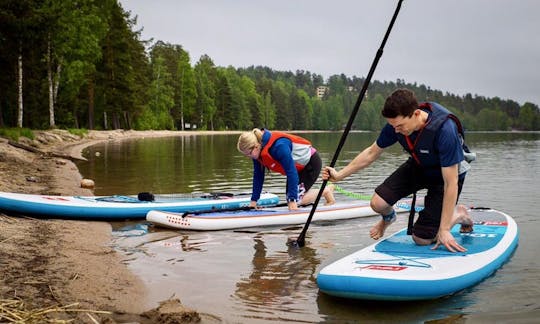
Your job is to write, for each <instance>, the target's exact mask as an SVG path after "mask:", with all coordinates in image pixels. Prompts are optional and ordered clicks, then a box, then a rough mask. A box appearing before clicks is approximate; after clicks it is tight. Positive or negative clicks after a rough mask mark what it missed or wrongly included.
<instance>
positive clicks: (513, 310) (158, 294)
mask: <svg viewBox="0 0 540 324" xmlns="http://www.w3.org/2000/svg"><path fill="white" fill-rule="evenodd" d="M303 136H305V137H306V138H309V139H310V140H312V142H313V143H314V144H315V146H316V147H317V148H318V150H319V152H320V153H321V156H322V158H323V161H324V163H326V164H328V163H329V161H330V160H331V158H332V156H333V154H334V150H335V148H336V146H337V143H338V142H339V138H340V136H341V134H340V133H306V134H303ZM375 137H376V134H375V133H351V134H349V138H348V139H347V143H346V145H345V146H344V148H343V150H342V152H341V154H340V159H339V161H338V164H337V166H338V167H341V166H343V165H345V164H346V163H348V162H349V161H350V160H351V159H352V158H354V156H355V155H356V154H357V153H358V151H359V150H361V149H363V148H364V147H366V146H367V145H369V144H371V143H372V142H373V141H374V139H375ZM236 139H237V135H204V136H202V135H198V136H188V137H174V138H161V139H151V138H149V139H138V140H131V141H123V142H109V143H105V144H100V145H96V146H93V147H90V148H88V149H87V150H86V151H85V153H84V154H85V156H86V157H87V158H88V159H89V161H88V162H84V163H80V164H79V165H78V167H79V169H80V171H81V173H82V174H83V176H84V177H87V178H91V179H94V180H95V181H96V184H97V187H96V190H95V193H96V195H108V194H136V193H138V192H141V191H152V192H154V193H172V192H179V193H189V192H212V191H229V192H243V191H250V189H251V161H250V160H249V159H247V158H245V157H243V156H241V155H240V154H239V153H237V151H236V149H235V146H236ZM467 141H468V144H469V146H470V147H471V148H472V149H473V151H475V152H477V154H478V160H477V161H476V162H474V164H473V169H472V170H471V171H470V172H469V175H468V176H467V179H466V182H465V187H464V189H463V192H462V195H461V199H460V202H462V203H464V204H466V205H471V206H484V207H492V208H496V209H499V210H502V211H504V212H506V213H508V214H510V215H512V216H513V217H514V218H515V220H516V221H517V223H518V226H519V228H520V242H519V246H518V249H517V251H516V252H515V254H514V255H513V256H512V258H511V259H510V262H509V263H507V264H505V265H504V266H503V267H502V268H501V269H500V270H499V271H497V273H496V274H495V275H494V276H491V277H490V278H488V279H486V280H485V281H484V282H482V283H480V284H479V285H476V286H474V287H472V288H469V289H467V290H465V291H462V292H460V293H458V294H456V295H453V296H450V297H447V298H442V299H437V300H433V301H423V302H399V303H386V302H385V303H382V302H368V301H354V300H353V301H350V300H345V299H339V298H334V297H330V296H326V295H324V294H322V293H320V292H319V291H318V288H317V285H316V282H315V279H316V274H317V272H318V271H319V269H321V268H322V267H323V266H325V265H327V264H329V263H331V262H333V261H335V260H337V259H338V258H341V257H343V256H345V255H347V254H350V253H352V252H353V251H356V250H358V249H360V248H362V247H365V246H367V245H369V244H372V243H373V241H372V240H371V239H370V238H369V235H368V231H369V228H370V227H371V226H372V225H373V224H374V223H375V222H376V221H377V220H378V218H375V217H367V218H359V219H355V220H347V221H336V222H327V223H318V224H317V223H313V224H311V225H310V227H309V231H308V236H307V238H306V246H305V247H304V248H301V249H294V248H288V247H287V246H286V242H287V239H288V238H289V237H292V238H296V237H297V236H298V234H299V232H300V231H301V229H302V226H292V227H266V228H251V229H247V230H237V231H217V232H189V231H171V230H167V229H160V228H152V227H150V228H149V230H148V231H145V229H146V228H147V224H145V222H138V223H134V222H117V223H113V228H114V230H115V231H114V232H113V235H114V240H113V245H114V246H115V247H116V248H117V250H119V251H120V252H121V253H123V254H124V255H125V260H126V261H125V262H126V263H127V264H128V266H129V267H130V269H132V270H133V271H134V272H135V273H136V274H138V275H140V277H141V278H142V280H143V281H144V282H145V283H146V285H147V287H148V290H149V296H148V307H149V308H150V307H155V306H156V305H157V303H158V302H159V301H162V300H165V299H168V298H170V297H171V296H176V297H178V298H180V299H181V301H182V303H183V304H185V305H186V306H188V307H192V308H194V309H196V310H197V311H199V312H202V313H209V314H213V315H215V316H218V317H220V318H221V319H222V320H223V321H225V322H228V323H247V322H249V323H268V322H276V321H279V322H301V323H314V322H317V323H325V322H327V323H350V322H402V323H418V322H425V321H429V320H436V319H444V318H450V319H458V318H460V317H461V318H463V319H464V320H465V321H466V322H469V323H475V322H493V321H498V322H520V323H533V322H537V321H538V318H540V280H539V279H540V272H539V268H540V267H539V266H540V262H539V261H538V256H537V252H535V251H537V249H538V248H539V247H540V235H538V233H539V232H540V221H539V220H538V211H537V210H536V207H537V205H538V201H539V200H540V184H539V181H540V176H539V174H540V134H539V133H469V134H468V135H467ZM97 152H99V154H96V153H97ZM405 158H406V157H405V156H404V154H403V153H402V152H401V151H400V150H399V149H398V148H397V147H396V148H395V149H393V150H392V151H390V152H387V153H385V154H383V159H382V160H380V161H378V162H377V163H376V164H375V165H373V166H371V167H369V168H368V169H366V170H364V171H363V172H361V173H359V174H355V175H354V176H352V177H350V178H349V179H347V180H346V181H343V182H341V183H340V186H341V187H343V188H344V189H346V190H348V191H351V192H355V193H359V194H368V195H369V194H371V193H372V191H373V189H374V188H375V187H376V186H377V185H378V184H379V183H380V182H381V181H382V180H383V179H384V178H385V177H386V176H387V175H388V174H389V173H390V172H392V171H393V169H394V168H396V167H397V166H398V165H399V164H400V163H401V162H402V161H403V160H404V159H405ZM284 187H285V179H284V177H282V176H277V175H270V176H268V177H267V181H266V184H265V190H267V191H270V192H273V193H276V194H279V195H280V196H281V198H282V199H283V197H284V195H283V192H284ZM336 198H337V199H339V200H350V199H351V198H348V197H346V196H343V195H340V194H336ZM406 218H407V217H406V216H405V215H403V216H401V217H398V222H397V223H396V224H394V225H393V227H392V228H391V229H390V231H389V232H393V230H398V229H400V228H402V227H405V226H406ZM130 229H133V230H130ZM141 229H142V231H141ZM139 234H141V235H139Z"/></svg>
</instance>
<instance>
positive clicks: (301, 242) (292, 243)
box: [287, 0, 403, 247]
mask: <svg viewBox="0 0 540 324" xmlns="http://www.w3.org/2000/svg"><path fill="white" fill-rule="evenodd" d="M402 2H403V0H399V2H398V4H397V7H396V10H395V12H394V15H393V16H392V20H391V21H390V25H389V26H388V30H387V31H386V34H385V35H384V38H383V41H382V43H381V46H380V48H379V50H378V51H377V54H376V55H375V59H374V60H373V63H372V64H371V68H370V69H369V73H368V75H367V77H366V80H365V81H364V84H363V85H362V90H360V94H359V95H358V99H357V100H356V103H355V105H354V108H353V110H352V112H351V116H350V117H349V121H348V122H347V126H346V127H345V130H344V131H343V134H342V135H341V139H340V140H339V144H338V147H337V149H336V152H335V153H334V157H333V158H332V162H330V167H334V165H335V164H336V161H337V159H338V156H339V153H340V152H341V149H342V148H343V145H344V144H345V140H346V139H347V135H348V134H349V131H350V130H351V127H352V123H353V121H354V118H355V117H356V114H357V113H358V110H359V109H360V104H361V103H362V100H363V99H364V96H365V94H366V91H367V88H368V86H369V83H370V82H371V77H372V76H373V73H374V72H375V68H376V67H377V63H378V62H379V59H380V58H381V56H382V53H383V48H384V45H385V44H386V40H387V39H388V36H390V31H391V30H392V26H393V25H394V22H395V21H396V18H397V15H398V13H399V9H400V8H401V3H402ZM327 182H328V180H324V181H323V183H322V185H321V189H319V193H318V194H317V198H316V199H315V202H314V203H313V207H312V208H311V212H310V213H309V216H308V219H307V221H306V224H305V225H304V228H303V229H302V232H301V233H300V235H299V236H298V238H297V239H296V240H291V239H289V241H288V242H287V245H290V246H298V247H303V246H304V245H305V237H306V233H307V230H308V227H309V224H310V223H311V219H312V218H313V214H315V209H317V205H318V204H319V200H321V196H322V193H323V191H324V188H325V187H326V183H327Z"/></svg>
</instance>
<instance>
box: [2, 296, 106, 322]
mask: <svg viewBox="0 0 540 324" xmlns="http://www.w3.org/2000/svg"><path fill="white" fill-rule="evenodd" d="M78 306H79V305H78V303H73V304H71V305H66V306H52V307H46V308H35V309H28V305H27V304H26V303H25V302H24V301H22V300H20V299H0V322H1V323H72V322H73V315H74V313H81V312H82V313H86V315H87V316H88V317H89V318H90V320H92V322H94V323H99V322H98V320H96V319H95V317H94V316H92V314H94V315H97V314H111V312H107V311H96V310H90V309H82V308H80V307H78ZM60 313H66V314H71V316H68V317H70V318H71V319H68V320H60V319H55V316H54V314H60Z"/></svg>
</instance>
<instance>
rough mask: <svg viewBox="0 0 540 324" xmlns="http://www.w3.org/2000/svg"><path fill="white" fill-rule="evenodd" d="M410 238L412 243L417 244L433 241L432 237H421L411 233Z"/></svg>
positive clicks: (426, 243) (428, 243)
mask: <svg viewBox="0 0 540 324" xmlns="http://www.w3.org/2000/svg"><path fill="white" fill-rule="evenodd" d="M412 239H413V241H414V243H416V244H417V245H430V244H432V243H433V241H434V240H433V239H424V238H421V237H418V236H416V235H414V234H413V235H412Z"/></svg>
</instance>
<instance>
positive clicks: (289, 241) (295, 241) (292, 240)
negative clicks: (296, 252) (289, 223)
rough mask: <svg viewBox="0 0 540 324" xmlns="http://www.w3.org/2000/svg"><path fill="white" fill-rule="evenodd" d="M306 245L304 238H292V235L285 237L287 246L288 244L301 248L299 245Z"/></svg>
mask: <svg viewBox="0 0 540 324" xmlns="http://www.w3.org/2000/svg"><path fill="white" fill-rule="evenodd" d="M305 245H306V241H305V240H304V238H303V237H302V238H300V237H299V238H298V239H296V238H294V237H289V238H288V239H287V246H290V247H294V248H301V247H304V246H305Z"/></svg>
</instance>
